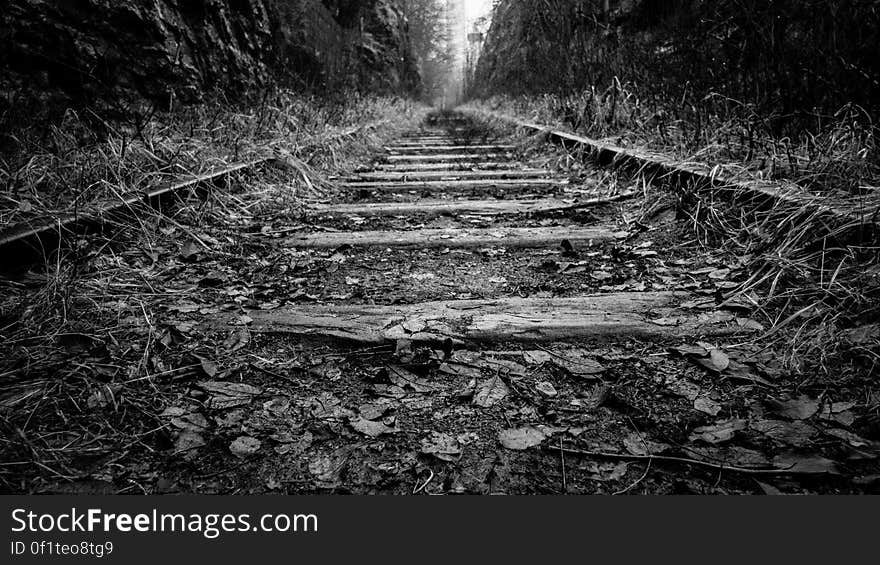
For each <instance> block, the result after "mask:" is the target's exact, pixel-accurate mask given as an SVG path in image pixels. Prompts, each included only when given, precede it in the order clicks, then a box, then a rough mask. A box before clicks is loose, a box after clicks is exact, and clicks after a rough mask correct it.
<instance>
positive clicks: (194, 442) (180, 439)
mask: <svg viewBox="0 0 880 565" xmlns="http://www.w3.org/2000/svg"><path fill="white" fill-rule="evenodd" d="M203 445H205V439H204V438H203V437H202V436H201V435H200V434H198V433H196V432H193V431H190V430H184V431H182V432H180V434H178V436H177V440H176V441H175V442H174V453H184V452H186V451H191V450H193V449H198V448H199V447H202V446H203Z"/></svg>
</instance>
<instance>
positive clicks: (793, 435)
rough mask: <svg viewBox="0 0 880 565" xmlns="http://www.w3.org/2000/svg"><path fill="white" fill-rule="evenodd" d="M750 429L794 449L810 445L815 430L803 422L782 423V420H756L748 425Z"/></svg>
mask: <svg viewBox="0 0 880 565" xmlns="http://www.w3.org/2000/svg"><path fill="white" fill-rule="evenodd" d="M749 427H751V429H753V430H755V431H757V432H760V433H762V434H764V435H766V436H767V437H770V438H772V439H775V440H776V441H778V442H781V443H786V444H788V445H792V446H794V447H804V446H807V445H809V444H810V442H811V438H813V436H815V435H816V430H815V429H813V427H812V426H810V425H809V424H806V423H804V422H783V421H782V420H758V421H756V422H752V423H751V424H750V426H749Z"/></svg>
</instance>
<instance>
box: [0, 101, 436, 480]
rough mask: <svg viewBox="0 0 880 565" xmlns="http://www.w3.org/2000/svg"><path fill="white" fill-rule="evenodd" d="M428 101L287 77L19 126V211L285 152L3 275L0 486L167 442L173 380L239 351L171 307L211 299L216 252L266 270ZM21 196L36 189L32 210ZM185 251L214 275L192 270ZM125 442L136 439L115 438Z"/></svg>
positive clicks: (10, 217)
mask: <svg viewBox="0 0 880 565" xmlns="http://www.w3.org/2000/svg"><path fill="white" fill-rule="evenodd" d="M423 113H424V109H423V108H421V107H420V106H417V105H414V104H413V103H411V102H409V101H404V100H402V99H398V98H391V97H370V96H358V95H354V94H349V95H348V96H346V97H340V98H339V99H335V98H333V99H329V98H326V97H317V96H306V95H300V94H294V93H291V92H279V93H275V94H272V95H271V96H267V97H266V98H265V99H264V100H263V103H262V104H260V105H258V106H255V107H250V108H247V107H240V106H239V107H234V106H231V105H225V104H224V105H221V104H217V105H214V106H205V107H193V108H188V109H185V110H182V111H180V112H176V113H174V114H164V115H158V114H157V115H154V116H152V117H150V118H149V119H147V120H144V121H143V122H142V123H141V124H140V125H138V124H136V123H129V124H122V125H112V126H111V125H109V124H107V127H106V129H105V130H103V131H96V130H95V129H94V128H93V127H89V126H91V125H92V124H85V123H84V120H83V119H82V117H81V116H77V115H74V114H72V113H68V114H67V115H65V117H64V119H63V121H62V122H60V123H57V124H54V125H53V126H52V127H51V128H49V129H48V130H47V131H46V132H45V134H40V135H38V133H39V132H38V131H37V130H32V131H29V132H27V133H28V134H29V135H28V136H22V137H20V138H19V139H20V142H21V144H22V149H23V150H24V151H23V152H22V153H21V155H20V156H18V157H10V158H7V161H6V165H5V168H4V170H5V171H6V172H5V176H4V181H5V186H6V190H5V192H4V199H5V203H6V210H5V211H4V214H5V215H4V221H5V222H7V223H8V222H9V221H21V220H23V219H24V218H25V217H37V215H38V214H46V212H47V211H49V210H50V209H53V210H54V209H57V210H63V209H64V207H65V206H68V207H70V206H77V205H81V206H84V207H85V206H86V205H88V204H90V203H93V202H94V201H95V200H97V199H99V198H118V197H119V196H121V195H122V194H126V193H129V192H131V191H139V190H143V189H144V188H146V187H149V186H151V185H152V184H153V183H158V182H162V181H164V180H167V179H169V178H177V177H179V176H181V175H189V174H192V173H195V172H198V171H202V170H206V169H209V168H211V167H212V166H217V165H220V164H222V163H227V162H231V161H238V160H242V159H247V158H249V157H252V156H254V155H258V154H263V153H264V152H266V151H269V152H271V153H272V154H274V156H275V157H276V159H275V160H274V161H273V162H272V163H273V165H271V166H267V167H264V168H263V169H261V170H259V171H249V172H245V173H243V174H245V175H247V176H246V179H245V177H242V176H241V175H236V176H235V177H234V178H232V179H230V182H229V183H227V185H226V186H225V187H224V188H222V189H218V190H214V191H212V193H211V195H210V197H209V198H208V200H207V201H204V200H200V199H189V200H180V201H178V203H177V206H176V207H173V208H171V209H165V210H163V213H161V214H160V213H158V212H156V211H153V210H151V209H150V208H148V207H147V206H143V207H141V208H139V209H138V210H136V214H135V221H134V222H127V223H125V224H120V225H117V226H115V227H114V229H111V230H107V231H106V232H105V233H103V234H94V235H90V236H85V237H81V238H78V239H77V240H76V241H75V242H72V243H73V245H72V247H71V248H70V249H68V250H64V251H63V254H64V256H59V257H57V258H56V259H54V260H52V261H50V262H49V263H48V264H46V265H45V266H44V267H41V268H37V269H35V270H33V271H30V272H28V273H26V274H25V275H24V276H16V277H14V279H0V296H2V297H3V298H2V303H0V344H2V345H0V358H2V361H0V387H2V394H0V414H2V417H0V422H2V423H0V426H2V436H3V439H2V440H0V452H3V454H4V456H3V458H2V459H3V461H2V462H0V491H15V492H21V491H23V490H32V489H33V488H36V489H37V490H39V489H40V488H42V487H39V486H36V485H32V486H31V487H25V486H24V485H22V484H13V483H10V482H9V479H8V478H9V477H18V478H21V477H24V476H33V475H41V476H43V477H44V479H45V480H46V481H48V482H49V483H52V481H54V480H58V481H62V482H63V481H67V480H73V479H75V478H77V475H76V472H75V471H71V468H70V467H68V465H69V464H70V463H71V462H78V463H76V464H75V465H74V467H76V466H77V465H78V464H79V463H82V461H83V460H92V459H91V458H94V459H96V460H100V461H105V459H106V462H107V465H109V467H107V466H105V467H104V468H105V469H107V468H110V467H112V466H113V464H114V461H118V460H121V459H127V458H130V457H132V456H133V454H134V453H140V454H141V455H143V454H145V453H150V452H151V450H152V449H154V447H153V446H155V445H163V443H162V442H163V441H166V440H163V439H162V437H164V436H165V435H166V428H167V424H166V423H163V422H164V421H163V420H162V419H161V418H160V416H159V412H161V411H162V409H163V408H161V406H162V405H163V403H164V402H165V401H166V400H168V399H167V398H165V397H164V395H165V394H166V392H167V391H168V389H167V388H166V385H170V384H171V383H173V382H176V381H177V380H178V379H180V378H181V377H183V376H187V375H188V376H196V375H199V374H201V375H202V376H203V377H205V376H207V377H211V376H213V374H206V373H205V370H207V371H209V372H211V369H210V366H212V365H210V364H209V365H206V367H208V369H205V367H202V365H201V361H200V360H199V359H200V358H211V359H212V361H211V363H217V361H218V357H217V355H218V354H220V355H223V354H224V352H226V354H228V352H229V349H228V348H225V347H222V346H220V345H219V344H216V343H213V342H210V341H209V342H207V343H208V345H206V342H205V341H204V340H197V341H192V342H191V346H187V347H184V348H183V350H184V351H185V353H180V351H181V350H180V349H175V348H169V346H170V345H171V344H172V343H180V342H182V341H187V340H188V339H189V338H191V337H193V336H195V335H202V333H201V331H199V330H197V329H195V328H194V327H193V326H192V325H186V324H184V325H180V324H177V323H172V322H171V320H173V319H175V316H177V315H179V314H180V313H181V310H179V308H180V307H181V304H183V303H186V304H191V302H193V301H195V302H200V296H201V295H203V294H204V293H205V292H206V289H208V288H210V283H206V282H205V281H206V280H208V279H210V276H215V277H216V276H220V275H217V274H216V272H215V273H214V274H213V275H212V274H211V273H209V272H208V271H207V270H205V269H207V267H205V266H203V265H202V263H203V262H204V263H205V264H207V265H210V266H211V268H214V269H215V270H216V269H217V268H219V269H222V270H224V273H225V274H224V275H223V276H228V277H230V280H234V278H235V273H236V272H244V271H245V270H247V271H250V270H254V269H256V270H258V271H259V270H260V269H263V268H264V267H265V266H264V265H261V263H260V261H256V260H255V259H254V253H256V251H255V250H257V249H258V248H260V245H261V244H263V242H265V243H267V244H268V243H270V242H271V241H273V239H274V238H277V237H280V236H281V235H284V234H286V233H288V231H289V230H290V225H291V222H293V221H295V218H296V217H297V215H298V213H299V210H300V209H301V207H302V205H303V203H304V202H306V201H308V200H314V199H321V198H326V194H327V192H326V191H327V189H328V187H329V184H328V182H327V180H326V178H327V176H328V175H331V174H334V173H335V172H337V171H340V170H344V169H346V168H350V167H352V166H353V165H354V163H356V162H360V161H362V160H363V158H364V155H365V154H367V153H370V152H372V151H375V150H376V148H377V146H378V144H380V143H381V142H382V140H383V139H385V138H387V136H391V135H394V134H395V132H397V131H399V130H400V128H404V127H412V125H413V124H415V123H418V121H420V120H421V118H422V116H423ZM30 151H33V154H32V155H31V156H30V157H25V155H28V153H27V152H30ZM11 163H15V164H16V165H15V166H14V167H11V166H10V164H11ZM10 171H13V172H15V173H16V174H10ZM245 180H247V182H243V181H245ZM22 202H30V203H31V207H30V208H29V209H28V210H27V212H25V211H24V210H23V207H22V205H21V203H22ZM67 255H75V257H76V260H69V257H67ZM185 266H189V267H191V268H194V269H195V271H196V272H200V273H202V276H205V275H210V276H208V278H207V279H205V280H203V281H202V282H199V280H192V279H188V278H180V277H179V276H178V275H179V273H181V272H182V269H184V268H185ZM231 269H232V270H231ZM206 284H208V286H206ZM230 284H232V283H230ZM245 286H246V285H245ZM236 288H240V289H241V292H243V294H242V295H241V296H242V297H244V296H247V298H242V299H236V300H235V301H234V302H232V303H231V304H233V305H238V306H241V305H243V304H245V303H250V302H251V301H253V300H255V299H257V300H259V298H258V297H256V296H255V289H254V288H250V287H248V288H245V287H243V286H241V285H237V286H236ZM256 292H257V294H259V292H258V291H256ZM232 298H233V297H231V296H226V295H223V296H222V297H221V300H220V302H221V303H222V302H226V301H227V300H231V299H232ZM188 307H189V306H188ZM202 307H203V308H211V309H212V311H216V307H213V306H202ZM197 309H198V308H197ZM221 341H222V339H221ZM205 347H209V348H211V347H216V348H217V349H216V350H213V351H210V350H209V349H204V348H205ZM200 348H201V349H200ZM172 350H173V352H172ZM172 367H173V368H172ZM175 394H176V393H175ZM61 429H64V430H68V431H67V432H64V433H59V432H58V430H61ZM120 441H121V442H122V443H124V444H125V445H127V448H126V449H124V450H123V451H121V452H119V453H115V454H113V453H108V449H109V448H110V446H117V447H118V446H119V445H120V443H119V442H120ZM157 442H158V443H157ZM114 449H115V448H114ZM146 471H148V472H150V473H154V472H155V470H153V469H146ZM146 471H145V472H146ZM80 478H81V477H80ZM91 479H93V480H95V479H97V480H100V477H97V478H96V477H94V476H93V477H91ZM40 484H44V485H45V484H46V483H40ZM131 488H132V490H134V491H138V488H137V487H136V485H135V484H134V483H132V487H131Z"/></svg>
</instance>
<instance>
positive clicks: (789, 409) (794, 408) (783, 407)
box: [768, 396, 819, 420]
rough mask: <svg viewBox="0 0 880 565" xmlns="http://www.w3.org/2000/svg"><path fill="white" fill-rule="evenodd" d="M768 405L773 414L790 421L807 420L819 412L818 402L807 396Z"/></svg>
mask: <svg viewBox="0 0 880 565" xmlns="http://www.w3.org/2000/svg"><path fill="white" fill-rule="evenodd" d="M768 404H769V406H770V409H771V410H772V411H773V412H774V413H775V414H778V415H780V416H782V417H784V418H788V419H790V420H807V419H809V418H812V417H813V416H814V415H815V414H816V412H818V411H819V402H818V401H817V400H812V399H811V398H810V397H808V396H801V397H799V398H795V399H792V400H786V401H778V400H771V401H769V402H768Z"/></svg>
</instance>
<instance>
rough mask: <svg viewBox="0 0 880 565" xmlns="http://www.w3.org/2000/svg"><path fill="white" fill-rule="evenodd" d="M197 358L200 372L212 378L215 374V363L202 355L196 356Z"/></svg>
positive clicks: (216, 368)
mask: <svg viewBox="0 0 880 565" xmlns="http://www.w3.org/2000/svg"><path fill="white" fill-rule="evenodd" d="M196 358H197V359H198V360H199V363H200V367H201V369H202V372H203V373H205V376H206V377H209V378H213V377H216V376H217V372H218V367H217V363H215V362H214V361H211V360H210V359H205V358H204V357H196Z"/></svg>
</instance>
